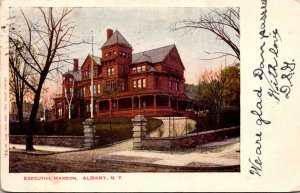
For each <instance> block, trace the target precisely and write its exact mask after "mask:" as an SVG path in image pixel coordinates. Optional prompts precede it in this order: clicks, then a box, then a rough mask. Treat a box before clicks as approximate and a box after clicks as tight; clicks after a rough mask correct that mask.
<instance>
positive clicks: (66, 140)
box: [9, 135, 99, 148]
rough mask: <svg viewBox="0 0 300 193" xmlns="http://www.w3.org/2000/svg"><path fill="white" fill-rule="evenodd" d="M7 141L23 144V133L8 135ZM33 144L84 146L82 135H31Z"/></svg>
mask: <svg viewBox="0 0 300 193" xmlns="http://www.w3.org/2000/svg"><path fill="white" fill-rule="evenodd" d="M95 140H96V143H98V140H99V137H98V136H97V137H95ZM9 142H10V143H15V144H25V143H26V136H25V135H10V136H9ZM33 144H34V145H53V146H65V147H74V148H83V147H84V136H41V135H39V136H33Z"/></svg>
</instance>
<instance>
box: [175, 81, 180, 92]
mask: <svg viewBox="0 0 300 193" xmlns="http://www.w3.org/2000/svg"><path fill="white" fill-rule="evenodd" d="M175 90H176V91H178V90H179V87H178V82H176V84H175Z"/></svg>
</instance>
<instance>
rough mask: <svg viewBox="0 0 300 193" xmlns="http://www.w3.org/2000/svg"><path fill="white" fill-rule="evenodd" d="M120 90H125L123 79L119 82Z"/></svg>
mask: <svg viewBox="0 0 300 193" xmlns="http://www.w3.org/2000/svg"><path fill="white" fill-rule="evenodd" d="M121 90H125V82H124V81H122V82H121Z"/></svg>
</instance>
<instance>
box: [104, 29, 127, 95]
mask: <svg viewBox="0 0 300 193" xmlns="http://www.w3.org/2000/svg"><path fill="white" fill-rule="evenodd" d="M106 35H107V39H106V42H105V43H104V44H103V45H102V47H101V51H102V58H101V64H102V70H103V71H102V72H103V73H102V74H103V78H104V79H105V80H106V83H105V84H106V85H105V88H106V91H110V90H119V91H125V90H127V88H126V85H127V74H128V69H129V65H130V64H131V62H132V47H131V45H130V44H129V43H128V41H127V40H126V39H125V38H124V37H123V36H122V34H121V33H120V32H119V31H118V30H116V31H115V32H114V31H113V30H112V29H107V30H106Z"/></svg>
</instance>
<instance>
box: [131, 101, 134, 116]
mask: <svg viewBox="0 0 300 193" xmlns="http://www.w3.org/2000/svg"><path fill="white" fill-rule="evenodd" d="M133 108H134V97H131V116H133Z"/></svg>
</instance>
